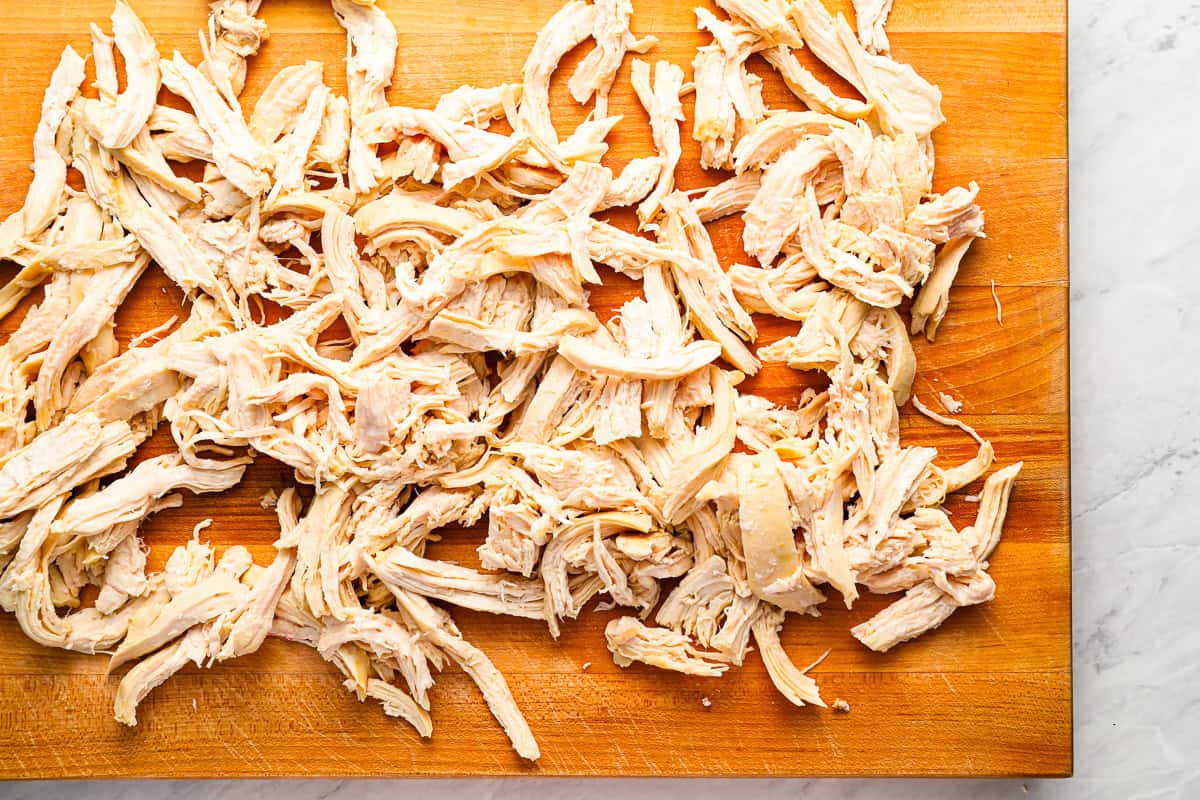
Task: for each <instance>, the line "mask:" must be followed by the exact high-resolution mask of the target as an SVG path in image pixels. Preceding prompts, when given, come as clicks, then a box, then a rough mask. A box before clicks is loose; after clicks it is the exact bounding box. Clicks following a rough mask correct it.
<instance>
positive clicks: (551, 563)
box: [542, 511, 653, 638]
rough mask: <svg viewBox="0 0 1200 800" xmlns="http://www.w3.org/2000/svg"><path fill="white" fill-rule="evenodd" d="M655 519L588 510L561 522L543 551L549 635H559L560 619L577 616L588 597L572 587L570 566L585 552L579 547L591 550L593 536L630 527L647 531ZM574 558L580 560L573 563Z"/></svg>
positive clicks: (630, 528) (645, 516)
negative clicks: (577, 593) (569, 575)
mask: <svg viewBox="0 0 1200 800" xmlns="http://www.w3.org/2000/svg"><path fill="white" fill-rule="evenodd" d="M652 524H653V522H652V520H651V518H650V517H649V516H647V515H645V514H640V513H631V512H624V511H602V512H599V513H596V514H585V515H583V516H581V517H576V518H575V519H573V520H571V521H569V522H566V523H564V524H563V525H560V526H559V527H558V528H557V529H556V530H555V531H554V533H553V535H552V537H551V539H550V543H549V544H548V545H546V548H545V550H544V551H543V553H542V581H543V582H544V583H545V585H546V595H545V603H546V611H545V619H546V623H547V625H548V626H549V628H550V635H552V636H554V637H555V638H558V631H559V628H558V621H559V619H562V618H571V619H574V618H575V617H577V616H578V615H579V612H580V611H581V610H582V609H583V603H584V602H586V600H587V597H577V596H576V595H575V593H574V592H573V591H572V587H571V584H570V580H569V578H568V576H567V570H568V568H569V567H571V566H581V565H582V561H583V556H582V555H579V554H578V553H577V551H578V550H579V549H580V546H581V545H582V546H583V547H584V548H586V552H587V553H589V554H590V553H591V550H592V544H593V541H592V540H593V536H595V535H598V536H600V537H610V536H615V535H617V534H620V533H624V532H627V531H639V532H641V533H647V532H649V531H650V530H651V526H652ZM573 561H577V562H578V563H577V564H575V565H573V563H572V562H573Z"/></svg>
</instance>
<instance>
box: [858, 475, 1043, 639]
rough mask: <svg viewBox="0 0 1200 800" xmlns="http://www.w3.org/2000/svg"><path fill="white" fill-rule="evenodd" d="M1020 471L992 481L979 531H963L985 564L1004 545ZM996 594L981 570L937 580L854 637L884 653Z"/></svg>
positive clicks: (978, 521)
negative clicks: (1002, 540)
mask: <svg viewBox="0 0 1200 800" xmlns="http://www.w3.org/2000/svg"><path fill="white" fill-rule="evenodd" d="M1020 469H1021V463H1020V462H1018V463H1016V464H1013V465H1011V466H1009V467H1006V468H1005V469H1002V470H999V471H998V472H995V473H993V474H992V475H991V476H989V477H988V479H987V481H986V482H985V483H984V487H983V492H982V493H981V499H980V508H979V514H978V516H977V517H976V520H975V525H973V526H972V527H971V528H968V529H966V530H965V531H963V535H964V536H965V538H966V539H967V540H968V541H969V542H970V543H971V547H972V549H973V551H974V553H975V556H976V558H978V559H979V560H980V561H981V562H982V561H983V560H984V559H986V558H987V557H988V556H989V555H991V552H992V550H993V549H994V548H995V546H996V543H997V542H998V541H999V540H1000V532H1001V530H1002V528H1003V526H1004V517H1005V514H1006V513H1007V510H1008V497H1009V494H1010V493H1011V492H1012V485H1013V481H1014V479H1015V478H1016V476H1017V473H1018V472H1020ZM941 575H943V576H944V573H941ZM994 591H995V584H994V583H993V582H992V580H991V578H990V577H989V576H988V575H987V573H986V572H983V571H982V570H977V571H976V572H975V573H974V574H972V575H971V576H970V577H969V578H968V579H967V580H965V581H962V580H958V579H952V578H948V577H941V578H937V577H935V578H932V579H930V580H926V581H924V582H922V583H920V584H918V585H916V586H915V587H913V588H912V589H909V590H908V592H907V593H906V594H905V595H904V597H902V598H901V599H899V600H897V601H896V602H894V603H892V604H891V605H890V606H888V607H887V608H885V609H884V610H882V611H880V612H879V613H878V614H876V615H875V616H873V617H871V618H870V619H869V620H867V621H866V622H864V623H862V624H861V625H857V626H855V627H854V628H853V629H852V630H851V633H852V634H854V637H855V638H856V639H858V640H859V641H860V642H862V643H863V644H865V645H866V646H867V647H869V648H871V649H872V650H875V651H876V652H880V653H883V652H886V651H888V650H890V649H891V648H892V647H894V646H896V645H897V644H900V643H901V642H906V641H908V640H910V639H914V638H916V637H917V636H920V635H921V634H922V633H925V632H927V631H930V630H933V629H934V628H936V627H938V626H939V625H941V624H942V623H943V622H945V621H946V620H947V619H948V618H949V617H950V615H951V614H953V613H954V611H955V609H957V608H959V607H960V606H964V605H976V604H978V603H984V602H987V601H988V600H991V599H992V595H993V593H994Z"/></svg>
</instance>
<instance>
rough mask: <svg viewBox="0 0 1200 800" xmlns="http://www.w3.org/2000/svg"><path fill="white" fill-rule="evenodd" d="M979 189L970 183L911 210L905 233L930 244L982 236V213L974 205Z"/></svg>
mask: <svg viewBox="0 0 1200 800" xmlns="http://www.w3.org/2000/svg"><path fill="white" fill-rule="evenodd" d="M978 194H979V187H978V186H977V185H976V184H975V182H974V181H971V183H970V184H969V185H968V187H967V188H966V189H964V188H962V187H961V186H955V187H954V188H953V189H951V190H950V191H948V192H946V193H945V194H942V195H937V196H935V197H934V198H932V199H930V200H928V201H927V202H923V203H921V204H920V205H918V206H917V207H916V208H914V209H913V210H912V212H911V213H910V214H909V215H908V219H907V221H906V222H905V230H906V231H907V232H908V233H910V234H912V235H913V236H919V237H921V238H924V239H928V240H929V241H931V242H933V243H934V244H942V243H943V242H949V241H950V240H951V239H959V238H962V237H968V238H969V237H975V236H982V235H983V212H982V211H981V210H980V209H979V206H977V205H975V196H976V195H978Z"/></svg>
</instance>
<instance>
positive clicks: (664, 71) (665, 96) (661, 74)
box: [630, 58, 683, 227]
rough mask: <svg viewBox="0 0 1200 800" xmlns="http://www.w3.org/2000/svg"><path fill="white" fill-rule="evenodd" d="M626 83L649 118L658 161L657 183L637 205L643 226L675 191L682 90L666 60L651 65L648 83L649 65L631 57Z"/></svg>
mask: <svg viewBox="0 0 1200 800" xmlns="http://www.w3.org/2000/svg"><path fill="white" fill-rule="evenodd" d="M630 81H631V82H632V83H633V90H634V91H635V92H637V96H638V100H639V101H640V102H641V104H642V108H644V109H646V113H647V114H648V115H650V135H651V137H652V138H653V139H654V148H655V150H657V151H658V157H659V158H660V159H661V160H662V171H661V172H659V174H658V182H657V183H656V184H655V186H654V191H652V192H651V193H650V194H649V196H647V197H646V199H645V200H643V201H642V202H641V204H640V205H638V219H639V220H641V224H642V226H643V227H645V226H646V225H647V224H648V223H650V222H651V221H653V219H654V217H655V216H656V215H657V214H658V211H659V208H660V207H661V205H662V202H663V199H664V198H666V196H667V195H669V194H670V193H671V191H672V190H673V189H674V188H675V167H676V165H677V164H678V163H679V158H680V155H681V154H682V151H681V150H680V144H679V123H680V122H682V121H683V105H682V104H680V102H679V94H680V92H681V91H682V90H683V70H681V69H680V68H679V67H677V66H675V65H674V64H672V63H670V62H669V61H659V62H658V63H657V64H655V65H654V78H653V82H651V77H650V64H649V63H647V62H645V61H643V60H641V59H640V58H635V59H634V60H633V72H632V73H631V77H630Z"/></svg>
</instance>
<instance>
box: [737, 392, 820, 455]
mask: <svg viewBox="0 0 1200 800" xmlns="http://www.w3.org/2000/svg"><path fill="white" fill-rule="evenodd" d="M825 400H826V395H825V393H824V392H822V393H820V394H818V393H816V392H814V391H813V390H812V389H806V390H805V391H804V394H803V395H801V397H800V403H799V405H798V406H797V407H796V408H788V407H785V406H777V405H775V404H774V403H772V402H771V401H770V400H767V399H766V398H765V397H759V396H758V395H755V394H743V395H738V398H737V437H738V441H740V442H741V443H742V444H744V445H746V447H748V448H750V449H751V450H752V451H754V452H756V453H761V452H763V451H764V450H770V449H771V448H772V447H773V446H774V445H775V443H776V442H778V441H780V440H781V439H794V438H804V437H806V436H808V435H809V434H810V433H811V432H813V431H814V430H816V429H817V426H818V425H819V424H820V422H821V419H822V418H823V417H824V416H825Z"/></svg>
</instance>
